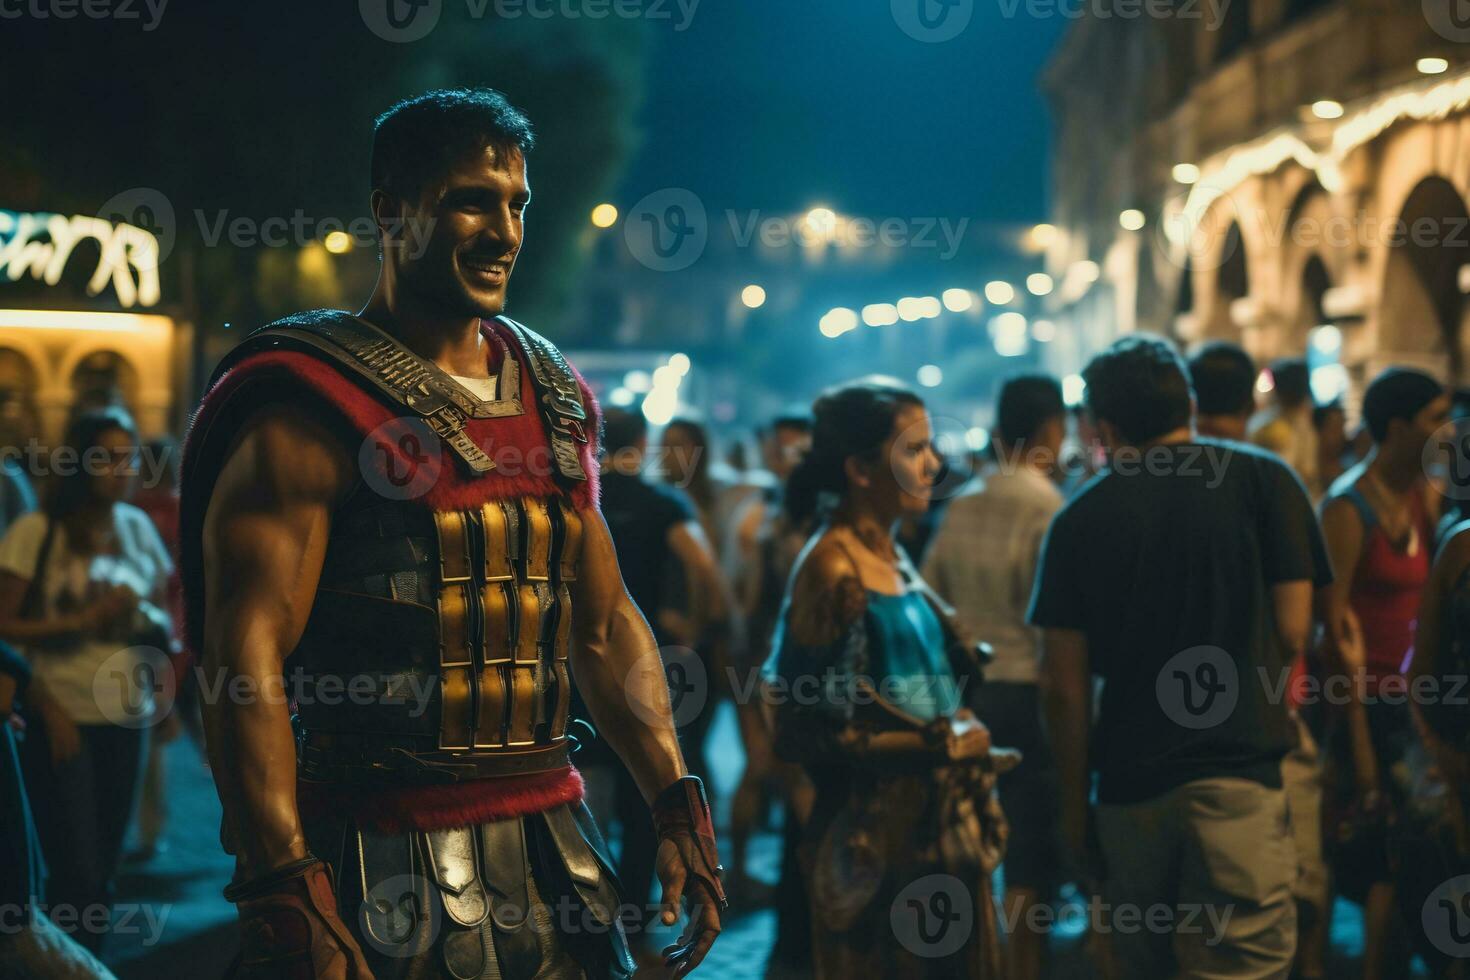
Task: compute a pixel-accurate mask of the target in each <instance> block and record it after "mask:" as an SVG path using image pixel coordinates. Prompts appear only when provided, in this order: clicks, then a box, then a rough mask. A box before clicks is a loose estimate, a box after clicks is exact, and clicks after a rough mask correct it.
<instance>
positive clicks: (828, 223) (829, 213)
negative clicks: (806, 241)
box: [804, 208, 837, 239]
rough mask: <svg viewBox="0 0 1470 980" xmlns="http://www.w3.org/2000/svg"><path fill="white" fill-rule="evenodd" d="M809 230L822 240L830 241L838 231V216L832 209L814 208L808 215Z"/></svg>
mask: <svg viewBox="0 0 1470 980" xmlns="http://www.w3.org/2000/svg"><path fill="white" fill-rule="evenodd" d="M804 220H805V221H806V226H807V228H809V229H811V231H812V233H813V234H815V235H816V236H818V237H819V238H822V239H829V238H831V237H832V233H833V232H835V231H836V230H837V214H836V212H834V211H833V210H832V209H831V208H812V209H811V210H810V211H808V212H807V213H806V218H805V219H804Z"/></svg>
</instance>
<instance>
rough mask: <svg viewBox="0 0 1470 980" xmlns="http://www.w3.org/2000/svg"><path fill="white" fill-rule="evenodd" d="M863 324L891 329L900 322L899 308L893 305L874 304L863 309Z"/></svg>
mask: <svg viewBox="0 0 1470 980" xmlns="http://www.w3.org/2000/svg"><path fill="white" fill-rule="evenodd" d="M863 322H864V323H866V324H867V325H868V326H870V327H889V326H892V325H893V324H895V323H897V322H898V307H897V306H895V305H893V304H892V303H873V304H872V305H870V306H865V307H863Z"/></svg>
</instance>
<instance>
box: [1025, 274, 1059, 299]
mask: <svg viewBox="0 0 1470 980" xmlns="http://www.w3.org/2000/svg"><path fill="white" fill-rule="evenodd" d="M1026 288H1027V289H1028V290H1029V291H1030V292H1031V295H1032V296H1047V295H1050V293H1051V291H1052V290H1053V289H1055V288H1056V283H1054V282H1052V278H1051V276H1049V275H1047V274H1046V273H1045V272H1033V273H1031V275H1029V276H1027V277H1026Z"/></svg>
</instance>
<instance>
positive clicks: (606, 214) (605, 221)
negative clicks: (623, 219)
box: [592, 204, 618, 228]
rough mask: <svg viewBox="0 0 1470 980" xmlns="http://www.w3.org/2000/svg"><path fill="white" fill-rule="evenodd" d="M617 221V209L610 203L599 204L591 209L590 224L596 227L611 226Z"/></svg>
mask: <svg viewBox="0 0 1470 980" xmlns="http://www.w3.org/2000/svg"><path fill="white" fill-rule="evenodd" d="M617 223H618V209H617V208H616V207H614V206H613V205H611V204H599V205H597V207H595V208H593V209H592V224H594V225H595V226H597V227H598V228H611V227H612V226H613V225H615V224H617Z"/></svg>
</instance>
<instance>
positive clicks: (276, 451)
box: [181, 89, 724, 980]
mask: <svg viewBox="0 0 1470 980" xmlns="http://www.w3.org/2000/svg"><path fill="white" fill-rule="evenodd" d="M531 144H532V135H531V129H530V126H529V124H528V123H527V121H526V119H525V117H524V116H523V115H521V113H520V112H518V111H517V110H516V109H515V108H513V107H512V106H511V105H510V104H509V103H508V102H507V101H506V100H505V98H504V97H503V96H501V95H500V94H499V93H496V92H493V91H489V90H484V89H479V90H453V91H440V92H433V93H430V94H427V95H424V96H421V97H419V98H415V99H412V100H410V101H407V102H404V103H401V104H399V105H397V106H395V107H394V108H392V109H390V110H389V111H388V112H387V113H385V114H384V115H383V116H382V117H380V118H379V119H378V122H377V129H376V132H375V135H374V141H373V156H372V187H373V191H372V210H373V216H374V219H375V221H376V222H377V225H378V231H379V240H380V244H381V250H382V262H381V269H380V273H379V278H378V283H377V286H376V288H375V290H374V292H373V295H372V298H371V299H370V300H369V302H368V304H367V306H366V307H365V308H364V309H363V310H362V312H361V313H360V314H358V315H356V316H354V315H351V314H349V313H344V312H338V311H334V310H318V311H315V312H310V313H301V314H297V315H295V316H290V317H287V318H285V319H283V320H279V321H277V322H275V323H272V324H270V325H268V326H265V327H262V328H260V329H259V330H256V331H254V332H253V333H251V334H250V335H249V336H248V337H247V338H246V340H245V341H244V342H243V343H241V344H240V346H239V347H237V348H236V349H235V350H234V351H232V352H231V353H230V354H229V355H228V356H226V357H225V359H224V361H223V363H221V364H220V366H219V367H218V369H216V371H215V374H214V377H213V378H212V379H211V382H210V385H209V389H208V393H207V394H206V395H205V397H204V400H203V403H202V404H201V406H200V408H199V411H198V413H197V415H196V416H195V419H194V421H193V424H192V426H191V428H190V432H189V436H188V440H187V443H186V447H185V452H184V475H183V508H182V515H181V517H182V544H181V550H182V554H181V562H182V568H183V573H184V581H185V583H186V589H187V604H186V605H187V616H186V618H187V633H188V640H189V644H190V646H191V648H192V649H193V650H194V651H195V653H196V654H197V656H198V659H199V662H200V664H201V666H202V668H203V680H204V683H205V690H206V692H211V691H217V692H218V693H217V694H214V695H213V696H211V695H210V694H208V693H206V696H205V701H206V705H205V722H206V731H207V734H208V746H209V760H210V764H211V767H212V769H213V772H214V778H215V783H216V786H217V788H218V790H219V796H220V800H221V802H222V803H223V805H224V825H223V828H222V832H221V838H222V841H223V843H224V845H225V847H226V849H227V850H228V851H230V852H231V853H233V854H234V855H235V859H236V866H235V875H234V879H233V880H232V881H231V883H230V885H229V887H228V888H227V889H226V890H225V896H226V897H227V898H228V899H230V900H231V901H232V902H234V903H235V904H236V905H237V906H238V910H239V915H240V921H241V927H242V929H241V932H242V948H241V952H240V955H239V957H238V959H237V960H236V963H235V966H234V974H235V975H236V976H238V977H249V978H255V977H290V978H296V977H303V978H305V977H333V978H346V980H354V978H357V980H360V978H366V977H374V976H375V977H378V978H386V977H404V978H408V977H413V978H418V977H439V976H447V977H460V978H471V977H487V978H532V977H535V978H543V977H544V978H552V977H555V978H562V977H589V978H597V977H626V976H629V975H631V973H632V971H633V969H634V965H633V962H632V959H631V957H630V956H629V954H628V944H627V941H626V936H625V935H624V930H623V928H622V924H621V917H620V916H619V904H620V898H619V894H618V890H617V883H616V881H615V879H614V877H613V875H612V874H611V872H610V871H609V870H608V868H609V862H608V858H607V854H606V849H605V847H604V845H603V842H602V839H601V837H600V835H599V834H598V831H597V828H596V825H595V824H594V823H593V821H592V819H591V815H590V814H589V813H588V811H587V808H586V807H585V806H584V805H583V803H582V782H581V778H580V777H579V776H578V774H577V771H576V770H575V769H574V768H573V767H572V766H571V764H570V762H569V749H570V748H571V747H572V746H573V745H574V744H575V742H576V738H575V736H576V734H577V732H578V731H583V732H584V733H586V734H590V731H591V729H590V726H586V725H581V723H580V722H579V723H577V724H574V725H572V726H571V728H570V730H569V725H568V718H567V712H568V705H569V704H570V702H571V685H572V682H573V681H572V678H573V677H574V676H575V678H576V683H577V684H578V685H579V690H580V692H581V694H582V696H583V698H584V700H585V701H586V703H587V704H588V706H589V710H590V713H591V714H592V719H591V720H592V721H593V722H594V723H595V724H596V728H597V730H598V733H599V734H600V736H601V737H605V738H606V739H607V740H608V742H609V743H610V745H611V746H612V747H613V748H614V749H615V750H616V751H617V753H618V754H619V755H620V756H621V757H622V759H623V760H624V761H625V763H626V764H627V765H628V767H629V769H630V770H631V772H632V773H633V776H634V778H635V779H636V780H637V782H638V785H639V787H640V789H641V790H642V791H643V794H644V796H645V798H646V799H647V800H648V801H649V804H650V806H651V808H652V812H653V820H654V825H655V827H656V830H657V833H658V837H659V846H658V854H657V873H658V876H659V880H660V882H661V883H662V886H663V893H662V899H661V902H662V909H661V912H662V915H661V918H662V921H663V922H664V923H665V924H672V923H673V922H674V921H675V920H676V917H677V915H678V912H679V909H680V907H681V901H682V904H683V905H684V906H686V907H687V911H688V915H689V926H688V928H687V930H686V931H685V932H684V933H683V935H682V936H681V937H680V939H679V941H678V942H677V943H676V944H675V945H673V946H670V947H669V948H668V949H666V950H665V951H664V955H665V958H666V962H667V964H668V965H669V966H670V967H672V971H671V975H673V976H676V977H682V976H684V975H685V974H686V973H688V972H689V971H690V970H692V969H694V967H695V966H697V965H698V964H699V962H700V961H701V960H702V959H703V958H704V955H705V953H706V952H707V951H708V950H709V948H710V945H711V944H712V943H713V942H714V939H715V936H716V935H717V934H718V933H719V931H720V911H721V909H722V908H723V906H724V894H723V891H722V889H721V886H720V880H719V875H720V867H719V861H718V856H717V854H716V852H715V842H714V834H713V831H712V829H711V826H710V816H709V808H708V805H707V803H706V802H705V797H704V790H703V787H702V786H701V785H700V782H699V780H698V779H696V778H694V777H692V776H689V775H687V770H686V768H685V765H684V760H683V758H682V756H681V755H680V752H679V746H678V742H677V740H676V737H675V728H674V724H673V722H672V720H671V718H670V713H669V701H668V689H667V687H666V684H665V680H664V675H663V671H662V666H661V664H660V660H659V655H658V650H657V647H656V645H655V643H654V639H653V636H652V634H651V633H650V632H649V629H648V626H647V624H646V622H645V621H644V619H643V617H642V615H641V614H640V613H639V611H638V609H637V607H636V606H635V605H634V604H633V602H632V600H631V599H630V598H629V597H628V594H627V591H626V590H625V589H624V587H623V582H622V577H621V575H620V573H619V570H618V564H617V559H616V557H615V555H614V552H613V547H612V543H611V540H610V538H609V536H608V532H607V527H606V525H605V524H604V523H603V519H602V515H601V513H600V512H599V510H598V502H597V499H598V496H597V468H596V467H597V463H596V449H597V446H596V443H597V437H598V429H599V422H600V417H599V415H598V411H597V406H596V403H595V402H594V400H593V397H592V394H591V392H590V390H589V389H588V388H587V386H586V384H585V382H584V381H583V380H582V378H581V376H580V375H579V374H578V373H577V372H576V370H575V369H573V368H572V366H571V365H570V364H568V363H567V361H566V360H565V359H564V358H563V357H562V356H561V354H560V353H559V352H558V351H557V349H556V348H555V347H553V346H552V345H551V344H550V343H549V342H548V341H547V340H546V339H544V338H543V337H541V336H539V335H538V334H536V333H534V332H532V331H531V330H530V329H528V328H527V327H525V326H523V325H521V324H519V323H517V322H515V321H514V320H511V319H509V318H507V317H505V316H503V315H501V311H502V310H503V309H504V307H505V293H506V283H507V281H508V280H509V279H510V274H511V270H512V268H513V267H514V265H515V260H516V256H517V254H518V253H519V251H520V247H521V242H522V235H523V225H524V217H525V210H526V206H527V203H528V202H529V200H530V197H531V192H530V187H529V185H528V183H527V180H526V152H527V151H528V150H529V149H530V147H531ZM627 898H628V900H629V901H631V902H642V901H645V900H646V897H645V896H639V895H630V896H627Z"/></svg>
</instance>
